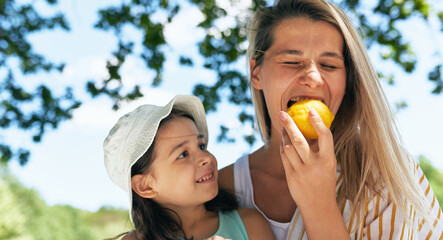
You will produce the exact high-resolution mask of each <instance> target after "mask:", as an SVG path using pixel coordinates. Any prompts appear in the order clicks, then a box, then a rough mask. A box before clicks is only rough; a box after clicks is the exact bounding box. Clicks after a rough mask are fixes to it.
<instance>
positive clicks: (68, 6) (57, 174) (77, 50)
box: [6, 0, 443, 211]
mask: <svg viewBox="0 0 443 240" xmlns="http://www.w3.org/2000/svg"><path fill="white" fill-rule="evenodd" d="M42 2H44V1H37V3H36V4H35V6H37V7H38V8H39V9H41V10H42V11H43V12H46V13H50V12H52V10H51V9H50V8H47V7H46V6H45V4H43V3H42ZM113 3H114V4H119V3H120V1H117V0H115V1H108V0H107V1H105V0H100V1H86V0H80V1H60V3H59V4H58V6H57V9H59V10H61V11H63V12H64V13H65V14H66V17H67V19H68V21H69V23H70V26H71V29H72V30H71V31H70V32H63V31H45V32H41V33H38V34H35V35H33V36H31V38H30V40H31V41H32V43H33V47H34V49H35V51H36V52H38V53H41V54H43V55H45V56H47V58H48V59H49V60H51V61H55V62H60V61H63V62H66V63H67V65H66V68H65V69H64V71H63V72H62V73H52V74H37V75H33V76H27V77H23V78H22V79H19V81H21V82H22V83H25V84H27V85H28V86H33V85H35V84H37V83H39V82H42V81H50V82H51V83H50V85H51V86H53V87H54V89H55V91H60V93H61V92H62V90H63V89H64V87H65V86H68V85H72V86H74V92H75V94H76V95H77V96H78V97H80V98H81V99H82V100H83V101H84V103H83V105H82V107H81V108H80V109H78V110H77V111H76V112H75V113H74V118H73V119H72V120H71V121H66V122H64V123H62V124H61V125H60V126H59V128H58V129H56V130H49V131H48V132H47V133H46V135H45V136H44V138H43V141H42V143H40V144H33V143H31V142H30V137H29V135H27V134H23V133H20V132H16V131H14V130H11V131H8V132H7V133H6V137H7V140H8V142H11V144H13V145H15V146H24V147H27V148H29V149H31V150H32V155H31V158H30V161H29V163H28V164H27V165H26V166H25V167H20V166H18V164H16V163H15V162H12V163H11V164H10V168H11V171H12V172H13V173H14V174H15V175H17V176H18V178H19V179H20V180H21V181H22V182H23V183H24V184H25V185H26V186H29V187H32V188H34V189H36V190H37V191H38V192H39V193H40V194H41V196H42V197H43V198H44V199H45V201H46V202H47V203H48V204H69V205H72V206H75V207H79V208H82V209H87V210H91V211H95V210H97V209H98V208H99V207H101V206H103V205H112V206H116V207H126V206H127V198H126V194H125V193H124V192H123V190H120V189H119V188H118V187H117V186H116V185H114V184H113V183H112V182H111V181H110V180H109V178H108V176H107V174H106V171H105V168H104V164H103V151H102V143H103V140H104V138H105V137H106V135H107V132H108V131H109V129H110V128H111V127H112V126H113V124H114V123H115V122H116V121H117V119H118V118H119V117H120V116H121V115H122V114H123V113H126V112H128V111H131V110H133V109H135V108H136V106H138V105H140V104H145V103H151V104H158V105H163V104H166V103H167V102H168V101H169V100H170V99H171V98H172V97H173V96H174V95H175V94H190V93H191V91H192V87H193V86H194V84H195V83H197V82H203V83H211V82H213V81H215V76H214V75H213V73H212V72H209V71H207V70H204V69H202V68H199V67H198V66H199V62H198V61H197V62H196V66H197V67H194V68H187V67H181V66H180V65H179V64H178V60H177V59H178V56H179V55H180V54H187V55H196V54H198V50H197V47H196V46H195V42H196V41H197V40H198V39H200V38H201V37H202V36H203V33H202V32H201V31H198V30H196V29H195V28H194V27H195V25H196V24H198V22H199V21H201V20H202V16H201V15H200V13H199V12H198V10H196V9H193V8H188V9H186V10H184V11H183V12H182V13H181V14H180V15H178V16H177V19H176V21H174V22H173V23H172V24H171V25H170V26H168V27H167V29H166V33H165V35H166V38H167V40H168V41H170V43H171V47H170V48H167V49H166V52H167V54H168V59H169V61H168V62H167V63H166V65H165V72H164V80H165V82H164V84H162V85H161V86H160V87H158V88H151V87H150V83H151V79H152V77H153V73H152V72H150V71H148V70H146V67H145V64H144V63H143V62H141V61H140V60H138V59H136V58H130V59H128V60H127V63H126V64H125V66H124V67H123V69H122V76H123V82H124V84H125V86H128V87H130V86H132V85H133V84H135V83H140V84H142V86H143V90H142V91H143V93H144V95H145V96H146V97H144V98H142V99H139V100H137V101H135V102H131V103H127V104H124V105H123V106H122V108H121V109H120V110H119V111H118V112H114V111H112V110H111V105H112V103H111V102H110V101H109V100H108V99H107V98H106V97H99V98H96V99H94V100H93V101H91V98H90V97H89V96H88V95H87V94H85V93H84V92H85V91H84V89H85V82H86V81H87V80H89V79H101V78H104V77H106V68H105V61H106V59H108V58H109V57H110V54H111V52H112V51H113V50H114V49H115V46H116V39H115V38H114V37H113V35H112V34H111V33H107V32H103V31H98V30H95V29H93V27H92V26H93V24H94V23H95V22H96V20H97V19H98V16H97V13H96V12H97V10H98V9H99V8H102V7H105V6H109V5H110V4H113ZM439 8H440V9H442V7H441V4H440V7H439ZM221 24H222V25H223V24H229V22H228V21H227V22H224V23H221ZM434 25H435V24H434ZM399 28H400V30H401V31H402V32H403V33H404V34H405V35H406V36H407V37H408V38H410V39H412V48H413V49H414V50H415V51H417V52H418V60H419V62H418V65H417V69H416V71H415V72H414V74H410V75H408V74H404V73H403V72H401V71H399V70H398V68H397V67H396V66H394V65H391V64H387V63H382V64H380V63H379V62H378V61H377V60H378V55H377V53H376V52H371V53H370V55H371V58H372V61H373V62H374V64H375V66H376V67H377V68H379V69H382V70H385V71H387V70H388V71H393V73H395V76H396V79H397V83H396V85H395V87H390V86H386V84H384V88H385V90H386V93H387V97H388V99H389V101H390V102H391V103H392V104H393V103H394V102H396V101H399V100H406V101H407V103H408V105H409V106H408V108H406V109H405V110H403V111H400V112H399V113H397V115H396V117H397V119H398V123H399V128H400V131H401V133H402V136H403V138H404V141H405V145H406V147H407V149H408V150H409V151H410V152H411V153H412V155H413V156H414V157H418V156H419V155H420V154H422V155H425V156H426V157H428V158H429V159H430V160H431V161H432V163H433V165H434V166H436V167H438V168H439V169H442V170H443V147H442V146H443V138H442V137H441V135H442V134H443V124H441V122H442V120H443V107H442V106H443V95H431V94H430V92H431V90H432V89H433V87H434V85H433V84H432V83H431V82H430V81H427V80H426V78H427V73H428V71H429V70H430V69H431V68H432V67H433V66H435V63H436V62H435V61H436V60H434V59H429V56H431V53H432V51H434V50H435V49H438V48H439V51H440V53H443V49H442V46H441V44H440V45H439V44H437V42H440V43H441V42H443V39H442V36H441V35H442V34H440V35H435V34H434V35H431V34H430V33H428V32H425V31H424V30H423V29H425V27H424V26H423V25H422V24H420V23H419V21H411V22H408V23H407V24H402V25H400V26H399ZM128 34H130V36H131V37H135V38H137V37H140V36H139V35H137V34H138V33H137V32H134V31H133V30H132V29H128ZM439 61H442V59H441V56H440V59H439ZM243 66H244V64H243V63H242V64H241V66H240V67H241V68H243ZM243 69H244V68H243ZM238 111H239V108H238V107H234V106H232V105H228V104H225V103H224V104H222V105H220V106H219V110H218V112H217V113H211V114H209V115H208V123H209V131H210V140H209V150H210V151H212V152H213V154H214V155H215V156H216V157H217V159H218V161H219V166H220V167H223V166H226V165H228V164H230V163H233V162H234V161H235V160H236V158H238V157H239V156H241V155H243V154H245V153H247V152H250V151H252V150H253V149H255V148H256V147H258V145H259V143H257V144H256V145H255V146H253V147H252V148H251V147H249V146H248V145H247V144H245V143H243V142H242V141H241V140H240V141H239V142H238V143H237V144H232V145H229V144H220V143H216V140H215V139H216V135H217V134H218V129H219V127H218V125H219V124H220V123H222V122H223V123H224V124H226V125H228V126H229V127H230V128H231V129H232V130H233V131H234V132H235V130H236V129H239V128H240V123H239V122H238V121H237V120H236V112H238ZM249 131H252V129H249ZM233 134H234V136H236V134H235V133H233ZM237 137H240V136H239V135H238V136H237Z"/></svg>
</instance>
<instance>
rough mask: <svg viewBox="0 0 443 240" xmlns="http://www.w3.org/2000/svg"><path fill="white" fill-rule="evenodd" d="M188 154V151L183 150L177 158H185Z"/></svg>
mask: <svg viewBox="0 0 443 240" xmlns="http://www.w3.org/2000/svg"><path fill="white" fill-rule="evenodd" d="M188 155H189V153H188V151H184V152H182V153H181V154H180V156H178V158H177V159H182V158H185V157H187V156H188Z"/></svg>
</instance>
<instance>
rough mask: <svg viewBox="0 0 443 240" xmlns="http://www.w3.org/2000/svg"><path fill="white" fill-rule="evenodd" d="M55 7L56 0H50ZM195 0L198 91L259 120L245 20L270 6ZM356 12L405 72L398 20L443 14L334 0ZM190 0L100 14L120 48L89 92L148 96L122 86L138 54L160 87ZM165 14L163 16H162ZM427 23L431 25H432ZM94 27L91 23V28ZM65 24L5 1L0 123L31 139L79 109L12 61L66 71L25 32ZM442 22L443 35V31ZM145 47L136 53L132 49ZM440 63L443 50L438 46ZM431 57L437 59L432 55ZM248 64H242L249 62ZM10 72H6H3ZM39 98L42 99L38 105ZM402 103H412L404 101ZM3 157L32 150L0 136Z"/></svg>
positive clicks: (141, 2)
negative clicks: (172, 30)
mask: <svg viewBox="0 0 443 240" xmlns="http://www.w3.org/2000/svg"><path fill="white" fill-rule="evenodd" d="M46 2H47V3H48V4H51V5H55V4H56V2H57V1H56V0H46ZM221 2H222V1H216V0H205V1H197V0H189V1H187V4H190V5H192V6H193V7H196V8H198V9H199V11H200V12H201V13H202V15H203V20H202V21H201V22H200V23H199V25H198V28H199V29H201V30H203V32H204V33H205V36H204V37H203V39H201V41H199V42H198V43H197V45H198V49H199V53H200V57H202V58H203V60H204V61H203V63H202V67H204V68H206V69H208V70H210V71H213V72H214V73H215V76H216V81H215V82H214V83H212V84H203V83H201V84H197V85H195V86H194V90H193V94H194V95H196V96H198V97H200V98H201V100H203V103H204V106H205V109H206V111H207V112H211V111H216V110H217V109H218V106H219V104H220V103H221V102H222V101H223V100H227V101H229V102H230V103H231V104H235V105H237V106H240V107H241V108H242V109H243V110H242V111H241V112H240V113H239V120H240V121H241V122H242V123H243V124H251V125H253V116H252V115H251V114H250V113H249V112H248V111H246V109H248V108H250V106H251V104H252V103H251V97H250V94H249V93H248V81H247V78H246V76H245V71H244V69H239V68H238V67H237V66H238V63H239V61H244V55H245V52H246V49H245V46H246V41H247V39H246V31H245V24H246V21H247V18H246V16H247V15H248V13H250V12H252V11H254V10H255V9H257V7H258V6H261V5H265V4H266V3H267V2H270V1H264V0H251V2H250V6H249V7H248V8H247V9H245V11H236V12H235V13H234V14H233V13H232V12H233V11H232V9H235V8H236V7H237V5H238V4H239V2H238V1H237V0H229V1H223V4H221ZM333 2H334V3H336V4H338V5H340V6H341V7H343V9H345V11H346V12H347V13H348V14H349V15H350V16H351V18H352V19H353V21H354V24H355V25H356V26H357V27H359V28H360V29H361V34H362V35H363V37H364V38H365V40H366V43H367V45H368V47H369V48H371V47H372V46H378V47H379V48H380V49H381V52H380V56H381V58H382V59H384V61H389V62H394V63H395V64H396V65H397V66H399V67H400V68H401V69H402V70H403V71H404V72H406V73H411V72H413V71H414V70H415V67H416V64H417V58H416V53H415V52H414V50H413V49H412V48H411V46H410V43H409V40H408V39H406V38H405V37H404V36H403V33H402V32H401V31H399V30H398V28H397V24H399V23H401V22H403V21H405V20H408V19H411V18H419V19H421V21H423V22H424V23H429V22H430V21H431V20H430V19H438V21H439V23H440V24H441V23H443V12H438V11H437V10H436V9H433V6H432V5H431V4H430V3H429V2H428V1H427V0H395V1H393V0H379V1H376V2H375V4H374V5H371V6H369V7H370V8H369V9H368V5H364V4H367V1H366V3H364V1H362V0H333ZM184 3H185V2H184V1H168V0H128V1H122V3H121V4H119V5H116V6H109V7H106V8H103V9H100V10H99V11H98V17H99V20H98V21H97V22H96V24H95V25H94V28H96V29H98V30H102V31H107V32H112V33H113V34H114V35H115V37H116V38H117V40H118V41H117V46H116V49H115V51H114V52H113V53H112V58H110V59H108V60H107V64H106V68H107V71H108V73H109V74H108V77H107V78H105V79H93V80H90V81H88V82H87V83H86V89H87V92H89V94H90V95H91V96H93V97H97V96H100V95H105V96H108V97H109V98H110V99H112V100H113V106H112V108H113V109H118V108H119V106H120V105H121V103H122V101H131V100H134V99H137V98H140V97H142V96H143V94H142V91H141V88H142V86H140V85H135V86H134V87H133V88H132V89H131V90H129V91H127V90H125V88H124V87H123V83H122V76H121V74H120V71H121V67H122V66H123V65H124V64H125V61H126V60H127V59H128V57H129V56H136V57H138V58H140V59H142V60H143V61H144V63H145V64H146V68H147V69H150V70H152V71H153V72H154V73H155V74H154V77H153V79H152V80H151V81H150V83H151V84H152V85H153V86H159V85H160V84H161V83H162V81H163V78H162V72H163V69H164V64H165V62H166V60H167V56H166V54H165V51H164V49H165V48H166V47H167V46H168V42H167V40H166V38H165V34H164V33H165V28H166V27H167V26H168V25H169V24H171V23H172V22H173V21H174V19H175V17H176V16H177V14H178V13H180V11H181V10H182V6H183V5H184ZM159 16H162V17H159ZM228 18H229V19H231V20H233V22H234V24H232V25H230V26H229V27H221V26H220V24H218V23H219V22H220V21H221V20H223V19H228ZM128 26H129V27H131V28H133V29H136V30H137V31H139V32H140V33H141V35H142V36H143V37H142V40H141V41H136V40H134V39H127V38H126V36H125V35H124V34H123V32H124V29H125V28H126V27H128ZM428 26H429V25H428ZM91 27H92V26H91ZM53 28H61V29H64V30H69V24H68V23H67V21H66V19H65V18H64V16H63V15H62V14H58V15H55V16H49V17H42V16H40V15H39V13H38V12H36V10H35V9H34V8H33V7H32V5H19V4H17V3H15V1H14V0H0V77H2V78H1V80H0V93H1V94H0V115H1V119H0V127H1V128H4V129H6V128H10V127H11V126H15V127H17V128H19V129H21V130H31V131H33V132H34V135H33V141H36V142H38V141H40V140H41V138H42V136H43V134H44V133H45V130H46V129H47V128H48V127H52V128H57V126H58V124H59V123H60V122H61V121H64V120H67V119H69V118H71V117H72V112H73V110H74V109H76V108H78V107H79V106H80V101H79V100H78V99H76V98H75V97H74V96H73V94H72V91H71V90H70V88H67V89H66V93H65V94H64V95H61V96H54V94H52V92H51V88H50V87H48V85H47V84H48V83H42V84H41V85H40V86H38V87H37V88H35V89H33V90H32V91H30V90H27V89H25V88H24V86H23V84H22V83H18V82H17V81H16V78H15V76H16V74H17V73H16V72H14V66H13V61H11V59H17V60H18V62H19V64H18V66H19V69H20V71H21V72H22V73H23V74H25V75H26V74H36V73H38V72H42V71H43V72H50V71H62V70H63V66H64V64H63V63H58V64H56V63H51V62H48V61H47V60H45V58H44V56H41V55H39V54H38V53H35V52H33V50H32V46H31V45H30V44H29V42H28V41H27V36H28V35H29V34H31V33H33V32H36V31H42V30H46V29H53ZM441 31H443V27H442V28H441V30H440V32H438V33H437V34H441ZM136 48H138V49H142V50H141V52H135V51H134V49H136ZM436 51H437V52H436V56H434V57H435V58H437V62H438V58H440V57H441V56H440V53H439V52H438V50H436ZM430 57H432V56H430ZM178 61H179V63H180V64H181V65H184V66H194V62H196V61H195V59H194V57H191V56H181V57H180V58H179V60H178ZM243 65H244V64H243ZM441 68H442V64H441V59H440V63H438V64H436V66H435V67H433V68H432V70H431V71H430V72H429V75H428V80H430V81H432V82H433V83H435V88H434V90H433V91H432V93H433V94H440V93H441V92H442V87H443V80H442V76H441ZM2 73H4V74H3V75H4V76H2V75H1V74H2ZM379 75H380V78H381V79H385V80H387V81H388V82H390V83H393V82H394V77H393V76H392V73H390V72H380V73H379ZM420 81H425V80H424V79H423V80H420ZM36 103H37V104H36ZM26 104H28V105H31V106H32V108H31V109H32V110H30V111H29V110H28V111H24V110H22V109H23V108H22V107H23V106H24V105H26ZM399 106H406V105H405V104H404V103H403V104H399ZM228 131H229V128H227V127H226V126H223V125H222V126H221V127H220V135H219V138H218V139H219V140H220V141H228V142H230V141H233V139H232V138H230V137H229V134H228ZM244 139H245V141H246V142H248V143H250V144H252V143H253V142H254V141H255V137H254V135H245V136H244ZM0 154H1V155H0V160H1V161H3V162H7V161H9V160H10V159H12V158H14V157H16V158H17V159H18V161H19V162H20V163H21V164H25V163H26V162H27V159H28V157H29V152H28V151H27V150H25V149H11V147H10V146H9V145H8V143H7V142H6V141H5V140H4V139H1V138H0Z"/></svg>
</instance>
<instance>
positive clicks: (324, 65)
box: [320, 64, 338, 70]
mask: <svg viewBox="0 0 443 240" xmlns="http://www.w3.org/2000/svg"><path fill="white" fill-rule="evenodd" d="M320 66H322V67H323V68H326V69H330V70H333V69H337V68H338V67H337V66H334V65H331V64H320Z"/></svg>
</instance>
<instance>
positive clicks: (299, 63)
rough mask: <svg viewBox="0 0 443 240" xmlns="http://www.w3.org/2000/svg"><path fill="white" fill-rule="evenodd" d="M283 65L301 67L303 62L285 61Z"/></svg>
mask: <svg viewBox="0 0 443 240" xmlns="http://www.w3.org/2000/svg"><path fill="white" fill-rule="evenodd" d="M283 64H288V65H301V64H302V63H301V62H293V61H285V62H283Z"/></svg>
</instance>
